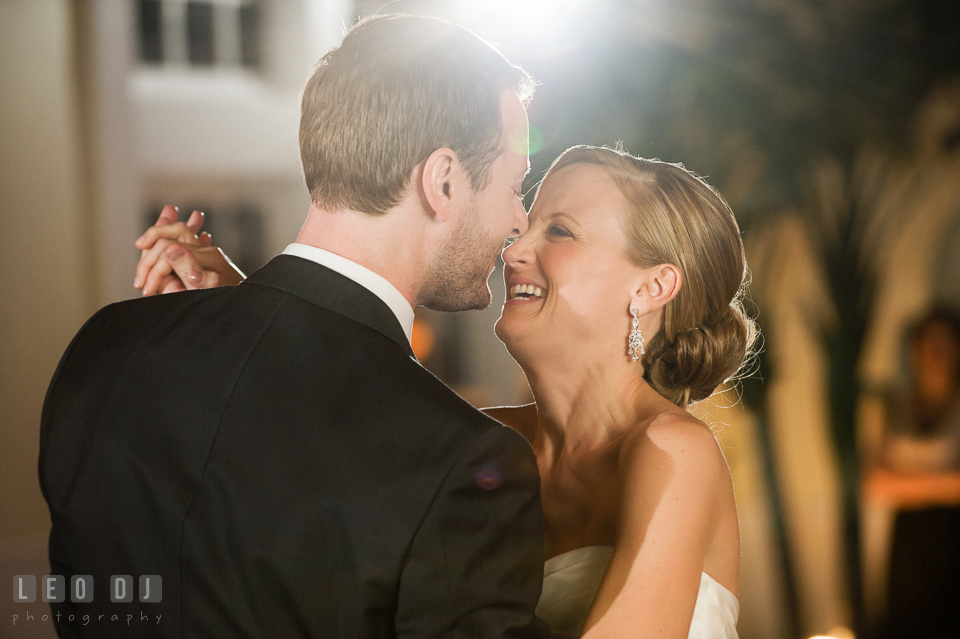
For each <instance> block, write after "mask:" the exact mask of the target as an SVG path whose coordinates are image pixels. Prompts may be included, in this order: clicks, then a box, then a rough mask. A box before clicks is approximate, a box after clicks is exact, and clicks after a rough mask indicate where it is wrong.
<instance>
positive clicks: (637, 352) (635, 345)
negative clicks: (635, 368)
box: [627, 308, 646, 362]
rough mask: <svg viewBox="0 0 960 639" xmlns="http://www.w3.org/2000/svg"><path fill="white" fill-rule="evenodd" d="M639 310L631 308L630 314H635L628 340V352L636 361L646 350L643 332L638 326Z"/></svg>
mask: <svg viewBox="0 0 960 639" xmlns="http://www.w3.org/2000/svg"><path fill="white" fill-rule="evenodd" d="M637 312H638V311H637V309H635V308H631V309H630V314H631V315H633V330H632V331H630V337H629V339H628V341H627V344H628V348H627V353H628V354H629V355H630V356H632V357H633V361H635V362H636V361H637V360H639V359H640V356H641V355H643V354H644V353H645V352H646V351H644V350H643V333H641V332H640V329H639V328H638V327H639V326H640V321H639V320H638V319H637Z"/></svg>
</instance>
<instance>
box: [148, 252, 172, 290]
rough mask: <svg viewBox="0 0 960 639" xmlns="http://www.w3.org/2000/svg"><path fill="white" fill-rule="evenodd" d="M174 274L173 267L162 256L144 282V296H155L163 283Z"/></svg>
mask: <svg viewBox="0 0 960 639" xmlns="http://www.w3.org/2000/svg"><path fill="white" fill-rule="evenodd" d="M172 272H173V267H172V266H171V265H170V263H169V262H167V260H166V259H164V258H163V256H162V255H161V256H160V257H159V258H158V259H157V261H156V263H154V265H153V266H152V267H151V268H150V272H149V273H147V274H146V276H145V277H144V280H143V295H144V296H148V295H154V294H155V293H157V290H158V289H159V288H160V285H161V284H162V283H163V281H164V280H165V279H166V278H167V277H168V276H169V275H170V274H171V273H172Z"/></svg>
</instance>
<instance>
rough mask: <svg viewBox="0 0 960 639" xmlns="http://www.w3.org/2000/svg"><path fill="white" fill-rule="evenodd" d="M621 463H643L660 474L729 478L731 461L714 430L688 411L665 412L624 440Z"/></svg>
mask: <svg viewBox="0 0 960 639" xmlns="http://www.w3.org/2000/svg"><path fill="white" fill-rule="evenodd" d="M620 460H621V466H626V467H627V468H630V467H631V466H639V467H641V468H644V469H645V472H643V473H642V474H644V475H646V474H647V473H648V472H651V471H652V472H654V474H657V472H656V471H657V469H660V470H662V471H663V472H667V473H668V474H669V473H672V472H673V471H675V470H682V471H683V473H684V474H685V475H688V476H691V475H692V476H693V477H699V478H706V477H707V476H712V477H713V478H714V479H723V478H725V477H728V473H729V471H728V469H727V462H726V459H725V458H724V456H723V452H722V451H721V449H720V445H719V443H718V442H717V439H716V437H715V436H714V434H713V431H711V430H710V428H709V427H708V426H707V425H706V424H704V423H703V422H701V421H700V420H699V419H697V418H696V417H694V416H692V415H690V414H689V413H687V412H686V411H679V410H678V411H670V412H664V413H661V414H659V415H657V416H656V417H654V418H653V419H651V420H650V421H649V422H647V423H646V424H641V425H638V427H637V428H635V429H633V431H632V432H631V433H630V434H629V435H628V437H627V438H626V439H625V440H624V445H623V447H622V449H621V453H620Z"/></svg>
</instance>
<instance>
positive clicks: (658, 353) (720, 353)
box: [644, 304, 754, 406]
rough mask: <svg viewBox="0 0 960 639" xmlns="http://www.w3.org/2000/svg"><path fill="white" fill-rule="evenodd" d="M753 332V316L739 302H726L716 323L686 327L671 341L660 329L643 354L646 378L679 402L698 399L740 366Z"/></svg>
mask: <svg viewBox="0 0 960 639" xmlns="http://www.w3.org/2000/svg"><path fill="white" fill-rule="evenodd" d="M753 333H754V326H753V320H750V319H748V318H746V317H745V316H744V314H743V311H742V310H741V309H740V307H739V304H738V305H735V306H727V307H726V309H725V310H724V311H723V312H722V313H721V315H720V317H719V318H717V320H716V321H715V322H714V323H712V324H705V325H700V326H693V327H690V328H686V329H684V330H682V331H680V332H679V333H677V335H676V336H675V337H674V338H673V340H671V341H668V340H667V339H666V337H665V335H664V332H663V331H660V332H659V333H657V335H656V336H655V337H654V339H652V340H651V343H650V347H649V348H648V349H647V354H646V356H645V357H644V364H645V369H646V370H645V373H644V379H646V380H647V382H648V383H649V384H650V386H652V387H653V389H654V390H656V391H657V392H658V393H660V394H661V395H663V396H664V397H666V398H667V399H669V400H670V401H671V402H673V403H674V404H677V405H678V406H687V405H688V404H691V403H693V402H699V401H700V400H703V399H706V398H707V397H710V395H712V394H713V392H714V391H715V390H716V389H717V387H718V386H720V385H721V384H723V383H724V382H725V381H727V380H728V379H730V378H731V377H733V376H734V375H736V373H737V372H738V371H739V370H740V368H741V366H742V365H743V362H744V360H745V359H746V356H747V352H748V348H749V345H750V344H751V343H752V341H753Z"/></svg>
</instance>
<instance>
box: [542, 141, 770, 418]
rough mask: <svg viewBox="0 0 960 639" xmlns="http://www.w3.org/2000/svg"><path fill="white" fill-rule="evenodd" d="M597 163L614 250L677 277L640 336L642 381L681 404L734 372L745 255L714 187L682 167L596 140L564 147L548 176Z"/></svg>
mask: <svg viewBox="0 0 960 639" xmlns="http://www.w3.org/2000/svg"><path fill="white" fill-rule="evenodd" d="M578 163H580V164H591V165H594V166H598V167H600V168H602V169H603V170H604V171H606V173H607V174H608V175H609V176H610V178H611V179H612V180H613V182H614V184H615V185H616V186H617V188H618V189H619V190H620V192H621V194H622V195H623V197H624V200H625V202H626V205H627V206H626V207H625V210H624V211H622V213H621V216H620V223H621V227H622V228H623V233H624V240H625V242H624V251H625V253H626V255H627V257H628V258H629V259H630V261H631V262H633V263H634V264H636V265H637V266H639V267H641V268H649V267H652V266H657V265H660V264H672V265H674V266H675V267H677V269H679V270H680V273H681V276H682V277H683V283H682V285H681V287H680V291H679V292H678V293H677V295H676V297H674V299H672V300H671V301H670V302H668V303H667V305H666V306H665V307H664V313H663V326H662V327H661V328H660V330H659V331H658V332H657V334H656V335H654V336H652V338H649V339H648V340H647V343H646V354H645V355H644V357H643V367H644V373H643V376H644V379H646V380H647V382H648V383H649V384H650V385H651V386H652V387H653V388H654V389H655V390H656V391H657V392H659V393H660V394H661V395H663V396H664V397H666V398H667V399H669V400H670V401H672V402H673V403H675V404H677V405H678V406H681V407H686V406H687V405H688V404H690V403H692V402H696V401H699V400H702V399H705V398H707V397H709V396H710V395H711V394H712V393H713V391H714V390H715V389H716V388H717V386H719V385H720V384H722V383H723V382H725V381H727V380H729V379H730V378H732V377H733V376H735V375H736V374H737V372H738V371H739V370H740V369H741V367H742V366H743V363H744V360H745V359H746V358H747V356H748V354H749V353H750V351H751V348H752V345H753V342H754V340H755V337H756V326H755V324H754V322H753V320H751V319H750V318H749V317H747V315H746V314H745V313H744V311H743V305H742V298H743V295H744V291H745V286H746V280H747V262H746V258H745V257H744V252H743V242H742V240H741V238H740V228H739V226H737V221H736V219H735V218H734V217H733V212H732V211H731V210H730V207H729V206H728V205H727V203H726V201H725V200H724V199H723V197H722V196H721V195H720V193H719V192H718V191H717V190H716V189H714V188H713V187H712V186H710V185H709V184H707V183H706V182H705V181H704V180H703V179H702V178H700V177H699V176H697V175H696V174H694V173H692V172H690V171H688V170H687V169H686V168H684V166H683V165H682V164H670V163H668V162H661V161H660V160H647V159H643V158H638V157H635V156H632V155H630V154H628V153H626V152H623V151H620V150H615V149H609V148H605V147H590V146H575V147H572V148H570V149H567V150H566V151H565V152H564V153H563V154H561V155H560V157H558V158H557V159H556V160H555V161H554V162H553V164H552V165H551V167H550V171H549V172H548V175H549V173H552V172H554V171H557V170H559V169H561V168H563V167H565V166H570V165H571V164H578Z"/></svg>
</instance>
